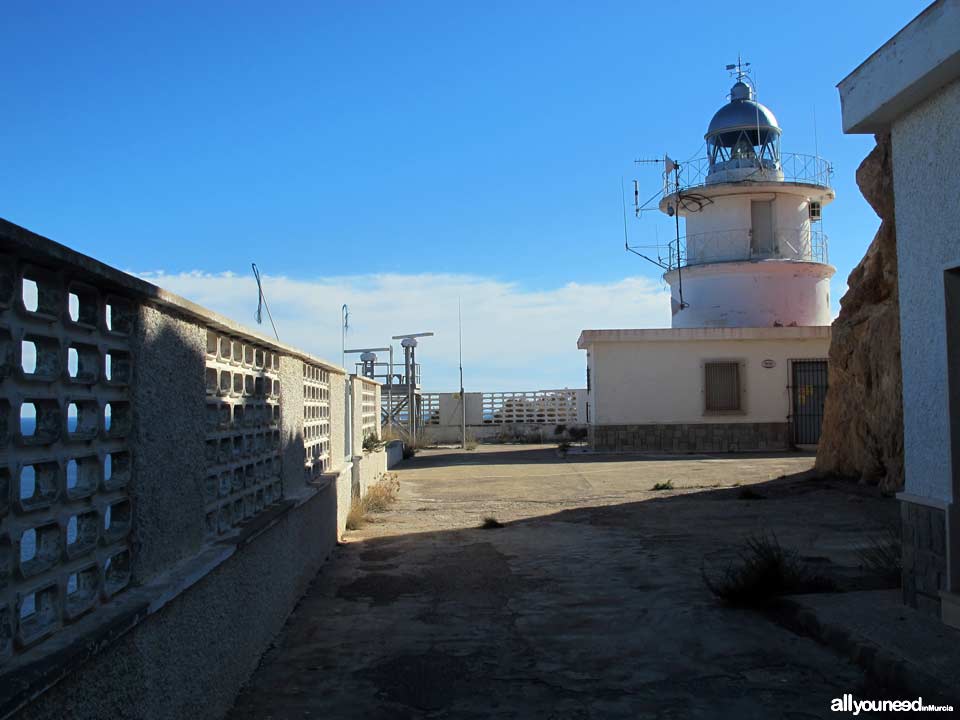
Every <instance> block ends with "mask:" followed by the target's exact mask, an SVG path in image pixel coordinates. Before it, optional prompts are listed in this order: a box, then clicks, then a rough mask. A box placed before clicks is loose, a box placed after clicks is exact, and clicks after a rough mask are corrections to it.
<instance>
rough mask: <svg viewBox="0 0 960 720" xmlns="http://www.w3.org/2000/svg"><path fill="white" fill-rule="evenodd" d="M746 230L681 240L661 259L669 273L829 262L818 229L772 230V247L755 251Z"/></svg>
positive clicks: (727, 231)
mask: <svg viewBox="0 0 960 720" xmlns="http://www.w3.org/2000/svg"><path fill="white" fill-rule="evenodd" d="M751 240H752V232H751V230H750V229H749V228H739V229H735V230H715V231H711V232H705V233H697V234H696V235H686V236H683V237H681V238H680V242H679V254H678V247H677V243H676V242H673V243H671V244H670V245H669V249H668V251H667V252H666V253H664V254H665V255H666V257H664V258H662V259H663V260H664V261H665V265H666V266H667V269H668V270H675V269H676V268H677V267H691V266H694V265H705V264H707V263H719V262H744V261H752V260H794V261H797V262H818V263H827V262H829V261H830V259H829V253H828V247H827V245H828V243H827V236H826V234H825V233H824V232H823V231H822V230H820V229H819V228H808V227H801V228H789V229H780V228H778V229H777V230H775V231H774V243H773V247H772V248H771V249H770V250H769V251H758V250H756V249H755V248H753V247H752V243H751Z"/></svg>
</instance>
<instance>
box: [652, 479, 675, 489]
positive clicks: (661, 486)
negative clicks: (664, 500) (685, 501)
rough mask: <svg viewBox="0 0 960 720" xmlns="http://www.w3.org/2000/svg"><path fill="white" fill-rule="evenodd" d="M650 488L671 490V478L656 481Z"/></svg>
mask: <svg viewBox="0 0 960 720" xmlns="http://www.w3.org/2000/svg"><path fill="white" fill-rule="evenodd" d="M650 489H651V490H673V480H667V481H666V482H658V483H657V484H656V485H654V486H653V487H652V488H650Z"/></svg>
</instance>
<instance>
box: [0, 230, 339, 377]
mask: <svg viewBox="0 0 960 720" xmlns="http://www.w3.org/2000/svg"><path fill="white" fill-rule="evenodd" d="M4 251H8V252H9V251H13V252H15V253H17V254H18V255H19V256H20V257H22V258H24V259H27V260H30V261H32V262H36V263H37V264H43V263H45V262H46V263H49V262H51V261H53V262H56V263H61V264H63V265H68V266H70V267H71V271H73V272H74V274H75V276H76V277H77V279H80V280H84V279H86V281H88V282H91V284H98V285H99V286H100V287H102V288H103V289H104V290H107V291H116V292H122V293H127V294H129V295H133V296H135V298H136V299H137V300H139V301H140V302H142V303H144V304H147V305H152V306H154V307H158V308H161V309H165V310H168V311H175V312H176V313H177V314H179V315H181V316H184V317H186V318H188V319H190V320H195V321H199V322H200V323H202V324H204V325H207V326H209V327H212V328H214V329H216V330H219V331H220V332H223V333H225V334H228V335H233V336H243V337H246V338H249V339H251V340H253V341H255V342H256V343H258V344H260V345H265V346H267V347H269V348H270V349H271V350H274V351H278V352H280V353H282V354H284V355H289V356H292V357H295V358H298V359H300V360H303V361H305V362H308V363H311V364H313V365H320V366H321V367H323V368H324V369H326V370H328V371H330V372H333V373H336V374H339V375H347V371H346V370H345V369H344V368H342V367H340V366H339V365H336V364H334V363H331V362H330V361H328V360H324V359H322V358H319V357H316V356H314V355H311V354H309V353H307V352H305V351H303V350H300V349H298V348H295V347H293V346H291V345H287V344H285V343H282V342H280V341H278V340H277V339H276V338H271V337H269V336H267V335H264V334H262V333H260V332H257V331H256V330H253V329H250V328H248V327H245V326H243V325H241V324H240V323H238V322H236V321H234V320H231V319H230V318H227V317H224V316H223V315H220V314H219V313H215V312H213V311H212V310H208V309H207V308H205V307H203V306H202V305H198V304H197V303H195V302H192V301H190V300H187V299H186V298H184V297H181V296H179V295H177V294H175V293H172V292H170V291H168V290H164V289H163V288H161V287H159V286H157V285H154V284H153V283H150V282H147V281H146V280H143V279H141V278H138V277H136V276H134V275H130V274H129V273H125V272H123V271H122V270H117V269H116V268H114V267H111V266H110V265H107V264H106V263H102V262H100V261H99V260H96V259H94V258H92V257H90V256H89V255H84V254H83V253H79V252H77V251H76V250H72V249H70V248H68V247H67V246H65V245H61V244H60V243H58V242H55V241H53V240H50V239H49V238H46V237H43V236H42V235H37V234H36V233H33V232H31V231H29V230H27V229H26V228H23V227H20V226H19V225H16V224H14V223H12V222H10V221H8V220H5V219H3V218H0V252H4Z"/></svg>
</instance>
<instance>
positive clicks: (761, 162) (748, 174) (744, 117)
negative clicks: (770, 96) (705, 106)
mask: <svg viewBox="0 0 960 720" xmlns="http://www.w3.org/2000/svg"><path fill="white" fill-rule="evenodd" d="M704 138H705V139H706V141H707V159H708V160H709V163H710V169H709V172H708V174H707V178H706V181H707V183H715V182H738V181H740V180H748V179H749V180H759V179H766V180H769V179H775V180H782V179H783V174H782V171H781V169H780V126H779V125H778V124H777V118H776V116H774V114H773V112H772V111H771V110H770V108H768V107H766V106H765V105H761V104H760V103H758V102H757V101H756V100H755V99H754V94H753V88H752V87H750V86H749V85H748V84H747V83H745V82H743V79H742V78H741V79H739V80H737V82H736V84H734V86H733V87H732V88H731V89H730V102H728V103H727V104H726V105H724V106H723V107H722V108H720V109H719V110H717V112H716V113H715V114H714V116H713V119H712V120H711V121H710V126H709V127H708V128H707V134H706V135H704Z"/></svg>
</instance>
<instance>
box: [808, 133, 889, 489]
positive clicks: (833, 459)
mask: <svg viewBox="0 0 960 720" xmlns="http://www.w3.org/2000/svg"><path fill="white" fill-rule="evenodd" d="M857 184H858V185H859V186H860V192H862V193H863V196H864V197H865V198H866V199H867V202H869V203H870V205H871V206H872V207H873V209H874V211H876V213H877V215H879V216H880V220H881V223H880V229H879V230H877V234H876V236H875V237H874V238H873V242H872V243H870V247H869V248H868V249H867V253H866V255H864V257H863V260H861V261H860V264H859V265H857V267H856V268H854V270H853V272H851V273H850V277H849V278H848V279H847V284H848V285H849V290H847V293H846V295H844V296H843V298H842V299H841V300H840V315H839V316H838V317H837V319H836V320H835V321H834V323H833V338H832V340H831V342H830V370H829V383H830V390H829V392H828V393H827V402H826V408H825V412H824V420H823V431H822V434H821V436H820V447H819V449H818V451H817V464H816V467H817V470H818V471H820V472H821V473H836V474H839V475H845V476H850V477H857V478H859V479H860V480H861V482H866V483H870V484H877V485H880V487H881V489H882V490H884V491H886V492H894V491H896V490H899V489H901V488H902V487H903V405H902V398H901V374H900V315H899V311H900V308H899V303H898V298H897V238H896V230H895V227H894V209H893V168H892V152H891V147H890V136H889V135H885V136H879V135H878V136H877V146H876V147H875V148H874V149H873V151H872V152H871V153H870V154H869V155H868V156H867V157H866V159H865V160H864V161H863V162H862V163H861V164H860V167H859V168H858V169H857Z"/></svg>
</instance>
